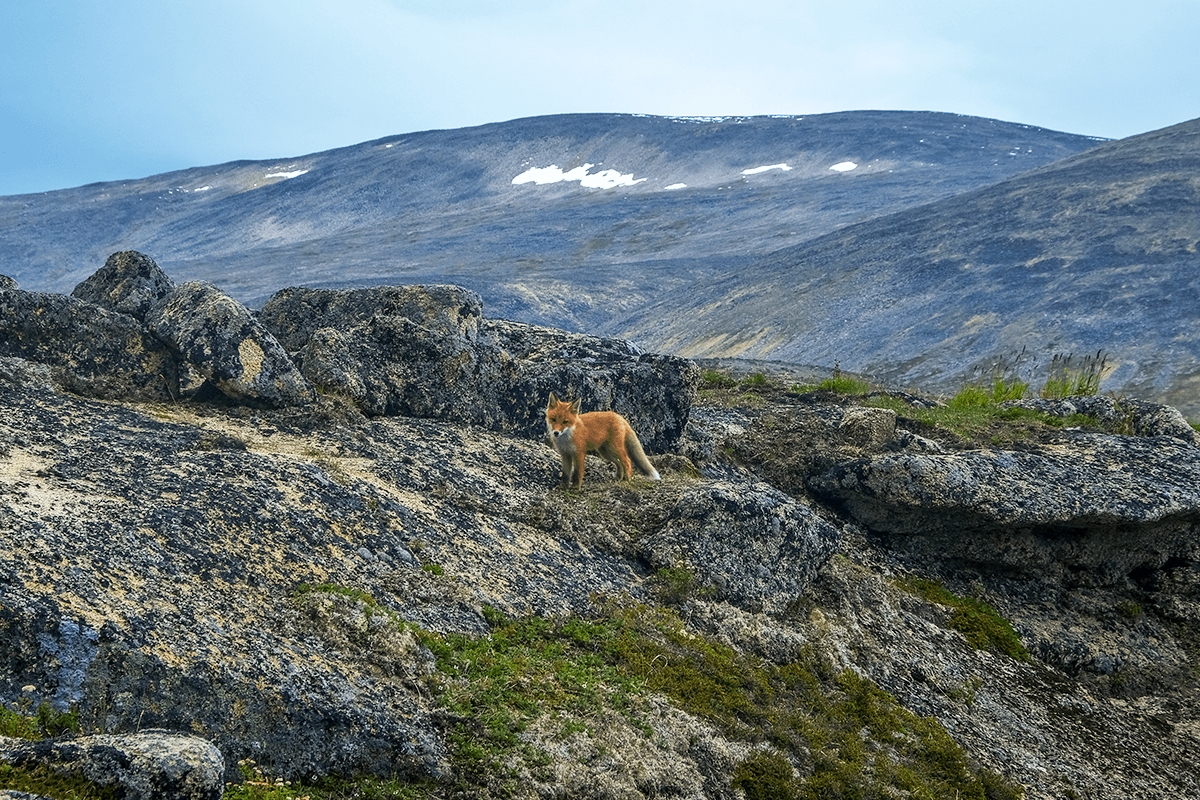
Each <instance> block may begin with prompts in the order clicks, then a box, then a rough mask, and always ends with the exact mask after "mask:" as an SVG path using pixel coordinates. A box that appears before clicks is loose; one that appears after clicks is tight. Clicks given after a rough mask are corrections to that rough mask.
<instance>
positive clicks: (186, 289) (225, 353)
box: [146, 282, 314, 408]
mask: <svg viewBox="0 0 1200 800" xmlns="http://www.w3.org/2000/svg"><path fill="white" fill-rule="evenodd" d="M146 325H147V327H149V329H150V330H151V331H152V332H153V333H154V335H155V336H157V337H159V338H160V339H162V340H163V341H164V342H166V343H167V345H168V346H170V348H171V349H172V350H173V351H175V352H176V353H178V354H179V357H180V358H182V359H184V360H185V361H187V362H188V363H189V364H191V365H192V366H193V367H194V368H195V369H196V370H197V371H198V372H199V373H200V374H201V375H202V376H204V377H205V378H206V379H208V380H209V381H211V382H212V383H213V384H214V385H215V386H216V387H217V388H218V389H220V390H221V392H223V393H224V394H226V395H228V396H229V397H231V398H234V399H237V400H246V401H252V402H259V403H262V404H264V405H267V406H271V407H276V408H279V407H285V406H296V405H303V404H305V403H308V402H311V401H312V399H313V396H314V394H313V388H312V386H311V385H310V384H309V383H308V381H307V380H305V379H304V376H302V375H301V374H300V372H299V370H297V369H296V365H295V364H294V363H292V360H291V358H289V357H288V354H287V353H286V352H285V351H284V349H283V348H282V347H280V345H279V343H278V342H277V341H276V340H275V337H274V336H272V335H271V334H270V333H269V332H268V331H267V330H266V329H265V328H263V326H262V325H260V324H259V323H258V322H257V321H256V320H255V319H254V318H253V317H252V316H251V314H250V312H249V310H247V309H246V307H245V306H243V305H242V304H241V303H239V302H237V301H236V300H234V299H233V298H231V297H229V296H228V295H226V294H225V293H223V292H222V291H220V290H219V289H217V288H216V287H215V286H212V285H211V284H207V283H199V282H188V283H184V284H182V285H180V286H179V287H178V288H177V289H176V290H175V291H174V292H173V293H172V294H170V295H169V296H168V297H166V298H165V299H163V300H161V301H160V302H158V303H157V304H155V305H154V306H153V307H152V308H151V309H150V311H149V312H148V313H147V315H146Z"/></svg>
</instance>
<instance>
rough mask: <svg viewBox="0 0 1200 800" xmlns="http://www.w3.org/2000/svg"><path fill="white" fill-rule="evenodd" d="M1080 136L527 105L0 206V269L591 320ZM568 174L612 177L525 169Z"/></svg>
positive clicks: (951, 191) (939, 124) (945, 119)
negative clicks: (429, 291)
mask: <svg viewBox="0 0 1200 800" xmlns="http://www.w3.org/2000/svg"><path fill="white" fill-rule="evenodd" d="M1095 144H1096V140H1093V139H1089V138H1087V137H1083V136H1076V135H1071V134H1065V133H1057V132H1053V131H1047V130H1044V129H1040V128H1034V127H1030V126H1025V125H1017V124H1012V123H1005V122H998V121H996V120H988V119H981V118H978V117H966V116H959V115H954V114H939V113H929V112H881V111H863V112H846V113H840V114H824V115H816V116H808V117H753V118H722V119H714V120H708V119H705V120H702V119H676V118H662V117H643V116H631V115H614V114H581V115H564V116H554V117H537V118H531V119H522V120H514V121H512V122H506V123H498V124H494V125H484V126H480V127H476V128H467V129H461V130H450V131H428V132H424V133H414V134H407V135H402V136H393V137H388V138H385V139H380V140H378V141H375V142H368V143H365V144H360V145H355V146H353V147H346V148H342V149H338V150H331V151H328V152H324V153H316V154H312V155H308V156H300V157H296V158H290V159H282V160H278V161H269V162H249V161H244V162H234V163H230V164H222V165H218V166H213V167H198V168H195V169H189V170H183V171H179V172H172V173H167V174H165V175H158V176H153V177H150V178H144V179H139V180H128V181H120V182H113V183H102V184H93V185H90V186H84V187H80V188H77V189H70V190H64V191H59V192H49V193H45V194H36V195H20V196H15V197H5V198H0V273H2V274H7V275H10V276H12V277H14V278H16V279H17V280H18V282H19V283H20V284H21V285H22V286H23V287H24V288H28V289H38V290H46V291H57V292H66V291H70V290H71V288H72V287H73V286H74V285H75V284H76V283H78V282H79V281H80V280H82V279H83V278H85V277H87V275H89V274H91V272H93V271H94V270H95V269H97V268H98V267H99V266H100V265H101V264H102V263H103V262H104V259H105V258H106V257H107V256H108V254H110V253H112V252H115V251H118V250H124V249H136V250H140V251H142V252H145V253H148V254H150V255H152V256H153V257H154V258H155V259H156V260H158V262H159V263H160V265H162V266H163V267H164V268H165V269H166V270H167V272H168V273H169V274H171V275H172V276H174V277H175V278H176V279H177V280H187V279H202V280H208V281H212V282H214V283H216V284H218V285H219V286H221V287H222V288H224V289H225V290H226V291H228V292H230V293H231V294H233V295H234V296H235V297H237V298H238V299H241V300H243V301H244V302H246V303H248V304H250V305H257V304H259V303H261V302H262V300H264V299H265V298H266V297H267V296H268V295H269V294H270V293H271V292H273V291H275V290H276V289H279V288H282V287H285V286H293V285H309V286H318V285H328V286H347V285H359V284H364V283H414V282H454V283H460V284H462V285H465V286H468V287H470V288H474V289H476V290H478V291H480V292H481V293H482V294H483V295H484V297H485V300H486V301H487V304H488V311H489V313H491V314H494V315H498V316H499V315H503V316H509V317H512V318H516V319H522V320H528V321H536V322H543V323H548V324H555V325H559V326H562V327H567V328H580V327H590V326H592V325H594V324H596V323H597V322H603V321H607V320H608V319H610V318H611V317H612V315H614V314H617V313H621V312H622V311H624V310H631V309H633V308H635V307H637V306H639V305H642V304H644V303H647V302H653V301H655V300H657V299H659V298H660V297H661V296H663V293H664V292H669V291H672V290H673V289H675V290H678V289H679V288H680V287H684V286H687V285H689V284H690V283H692V282H693V281H694V280H696V279H697V278H704V277H706V276H711V275H712V274H714V271H724V270H728V269H730V268H734V267H737V266H738V265H740V264H742V263H744V262H745V260H746V259H747V258H750V257H754V256H758V255H763V254H767V253H770V252H773V251H777V250H779V249H781V248H783V247H786V246H789V245H793V244H796V243H799V242H803V241H806V240H809V239H812V238H815V237H818V236H820V235H823V234H826V233H829V232H830V231H833V230H836V229H837V228H839V227H842V226H845V225H849V224H852V223H855V222H860V221H862V220H867V219H871V218H874V217H878V216H881V215H885V214H888V213H890V212H894V211H898V210H901V209H905V208H910V207H913V206H916V205H921V204H924V203H927V202H930V201H933V200H936V199H939V198H944V197H949V196H952V195H955V194H958V193H961V192H963V191H968V190H971V189H975V188H978V187H980V186H986V185H990V184H993V183H996V182H998V181H1001V180H1004V179H1006V178H1009V177H1012V176H1013V175H1016V174H1019V173H1021V172H1024V171H1027V170H1029V169H1032V168H1035V167H1038V166H1042V165H1044V164H1047V163H1050V162H1053V161H1056V160H1058V159H1060V158H1063V157H1065V156H1068V155H1071V154H1073V153H1077V152H1079V151H1081V150H1083V149H1086V148H1088V147H1091V146H1093V145H1095ZM851 165H853V167H852V168H851ZM551 167H557V169H558V172H557V173H556V172H555V171H554V170H551V169H550V168H551ZM834 167H836V169H834ZM564 173H565V174H566V175H568V176H575V177H577V178H578V177H583V176H586V177H587V184H591V185H594V186H595V187H605V186H607V187H608V188H592V186H589V185H585V183H583V182H581V181H579V180H568V181H559V182H549V183H538V182H536V180H535V179H537V180H543V181H545V180H547V179H549V178H553V177H555V176H556V175H560V174H564ZM519 176H525V178H526V179H527V181H528V182H522V183H514V182H513V181H514V179H516V178H518V177H519ZM640 262H648V264H649V266H648V267H646V268H643V267H638V268H634V269H630V268H627V267H624V266H622V265H625V264H630V263H640Z"/></svg>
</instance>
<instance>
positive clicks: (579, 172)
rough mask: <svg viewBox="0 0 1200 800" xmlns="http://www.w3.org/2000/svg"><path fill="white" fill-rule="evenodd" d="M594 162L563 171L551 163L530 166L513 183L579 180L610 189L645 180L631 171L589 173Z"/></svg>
mask: <svg viewBox="0 0 1200 800" xmlns="http://www.w3.org/2000/svg"><path fill="white" fill-rule="evenodd" d="M594 166H595V164H584V165H583V166H582V167H575V168H574V169H571V170H568V171H567V172H563V171H562V168H561V167H559V166H557V165H556V164H551V165H550V166H548V167H530V168H529V169H527V170H525V171H524V172H522V173H521V174H520V175H518V176H517V177H515V178H513V179H512V182H513V183H515V184H521V183H536V184H537V185H539V186H544V185H545V184H548V183H561V182H562V181H579V185H580V186H583V187H585V188H588V189H612V188H614V187H617V186H633V185H634V184H638V183H641V182H642V181H644V180H646V179H645V178H636V179H635V178H634V177H633V175H632V173H631V174H629V175H623V174H621V173H620V172H617V171H616V170H615V169H606V170H603V171H601V172H597V173H595V174H589V173H588V170H590V169H591V168H592V167H594Z"/></svg>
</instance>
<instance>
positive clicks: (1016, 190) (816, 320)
mask: <svg viewBox="0 0 1200 800" xmlns="http://www.w3.org/2000/svg"><path fill="white" fill-rule="evenodd" d="M1198 172H1200V120H1192V121H1190V122H1185V123H1182V124H1179V125H1175V126H1172V127H1169V128H1164V129H1163V130H1159V131H1152V132H1149V133H1145V134H1141V135H1139V136H1132V137H1129V138H1127V139H1122V140H1120V141H1114V142H1106V143H1104V144H1100V145H1097V146H1096V147H1094V148H1092V149H1091V150H1088V151H1086V152H1083V153H1079V154H1076V155H1073V156H1070V157H1068V158H1064V159H1062V160H1060V161H1057V162H1055V163H1053V164H1049V165H1046V166H1043V167H1040V168H1038V169H1035V170H1031V171H1030V172H1028V173H1026V174H1024V175H1020V176H1017V177H1014V178H1011V179H1009V180H1006V181H1003V182H1001V183H997V184H995V185H993V186H988V187H983V188H979V189H976V190H973V191H970V192H964V193H962V194H959V195H957V196H955V197H953V198H951V199H947V200H940V201H938V202H934V203H930V204H928V205H925V206H921V207H918V208H911V209H907V210H905V211H902V212H898V213H895V214H891V215H888V216H886V217H882V218H879V219H875V220H870V221H866V222H863V223H861V224H857V225H851V226H847V227H845V228H842V229H840V230H838V231H835V232H833V233H830V234H828V235H826V236H824V237H821V238H819V239H815V240H812V241H809V242H806V243H803V244H800V245H797V246H795V247H789V248H785V249H781V250H779V251H778V252H776V253H774V254H772V255H770V256H767V257H764V258H761V259H756V260H755V261H754V263H753V264H747V265H745V266H743V268H742V269H741V270H740V271H739V275H738V279H737V280H736V281H730V279H729V278H728V276H717V277H714V278H713V279H712V280H710V281H709V282H708V283H706V284H701V285H699V286H695V287H692V289H691V290H690V291H689V292H688V293H686V294H683V295H680V296H677V297H671V298H665V299H663V300H662V301H660V302H659V303H657V304H655V305H653V306H651V307H648V308H645V309H641V310H639V311H636V312H634V313H633V314H632V315H631V317H630V319H629V320H628V323H627V324H622V325H618V326H616V327H617V328H618V329H619V330H620V331H621V333H622V335H624V336H627V337H631V338H635V339H638V340H640V341H643V342H649V343H652V344H653V345H654V346H655V347H657V348H659V349H662V350H665V351H667V352H677V353H682V354H685V355H692V356H695V357H702V356H726V355H730V354H731V351H734V352H736V353H737V354H740V355H742V356H745V357H751V358H771V359H778V360H782V361H793V362H797V361H798V362H801V363H810V364H825V365H832V364H833V362H834V360H838V361H840V363H841V365H842V367H843V368H845V369H849V370H853V371H856V372H862V373H869V374H872V375H876V376H878V377H879V378H880V379H881V380H884V381H888V382H890V383H892V384H893V385H909V384H911V385H916V386H924V387H937V388H938V389H940V390H943V391H948V392H949V393H951V394H952V393H953V392H954V391H957V389H958V388H961V386H962V384H963V383H964V376H970V375H972V374H975V375H980V374H981V375H982V377H984V378H988V377H990V374H991V372H992V370H993V369H994V368H995V365H996V364H997V363H1001V364H1002V366H1001V370H1002V371H1003V370H1005V369H1011V368H1020V369H1031V368H1035V367H1036V369H1039V370H1040V369H1044V368H1045V366H1046V364H1045V362H1042V363H1041V364H1036V365H1035V364H1034V363H1032V362H1033V360H1034V359H1033V358H1032V357H1030V356H1029V354H1033V355H1034V356H1040V355H1041V354H1055V353H1062V354H1068V353H1074V354H1076V355H1077V356H1078V355H1083V354H1091V353H1095V352H1096V351H1098V350H1104V351H1106V352H1108V353H1109V354H1110V359H1109V362H1108V369H1107V372H1106V374H1105V376H1104V378H1105V388H1106V389H1110V390H1113V391H1123V392H1126V393H1128V394H1129V395H1130V396H1133V397H1140V398H1143V399H1146V398H1154V399H1156V400H1158V401H1159V402H1165V403H1168V404H1170V405H1174V406H1176V407H1179V408H1180V409H1181V410H1182V411H1183V412H1184V413H1185V414H1188V415H1189V416H1194V417H1200V403H1198V401H1197V397H1198V396H1200V395H1198V394H1197V391H1196V390H1197V386H1198V381H1200V373H1198V372H1197V366H1196V358H1195V356H1196V352H1197V349H1198V345H1200V342H1197V340H1196V336H1195V332H1194V331H1195V327H1196V326H1195V324H1194V322H1193V317H1194V314H1195V311H1196V304H1195V302H1194V300H1195V297H1196V277H1195V276H1196V272H1197V267H1198V266H1200V253H1198V251H1197V247H1198V246H1200V222H1197V220H1200V214H1198V213H1197V212H1198V211H1200V185H1198V184H1197V182H1196V180H1195V178H1194V176H1195V175H1196V174H1197V173H1198ZM722 294H723V295H724V296H725V297H726V300H725V302H721V303H713V302H712V298H713V297H715V296H719V295H722ZM1022 350H1024V351H1025V353H1026V358H1025V360H1024V363H1020V364H1018V363H1017V362H1018V361H1022V359H1021V355H1022ZM1005 362H1006V363H1005ZM1028 375H1029V373H1028V372H1026V373H1025V377H1026V379H1028Z"/></svg>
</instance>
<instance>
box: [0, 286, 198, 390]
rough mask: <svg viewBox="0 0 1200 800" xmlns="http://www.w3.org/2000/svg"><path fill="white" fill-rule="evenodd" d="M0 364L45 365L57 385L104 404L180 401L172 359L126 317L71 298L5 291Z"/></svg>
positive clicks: (0, 302)
mask: <svg viewBox="0 0 1200 800" xmlns="http://www.w3.org/2000/svg"><path fill="white" fill-rule="evenodd" d="M0 356H10V357H17V358H22V359H26V360H28V361H33V362H37V363H40V364H45V365H47V366H48V367H50V369H51V371H52V372H53V374H54V380H55V382H56V383H57V384H58V385H59V386H61V387H62V388H64V389H66V390H68V391H71V392H75V393H77V394H81V395H86V396H89V397H99V398H105V399H129V400H135V399H144V400H170V399H172V398H175V397H178V396H179V372H178V367H177V364H176V360H175V355H174V353H172V352H171V350H170V349H169V348H167V347H166V346H165V345H164V344H163V343H162V342H161V341H160V340H159V339H157V338H155V337H154V336H152V335H151V334H150V332H149V331H148V330H146V328H145V327H143V326H142V324H141V323H139V322H138V321H137V320H136V319H134V318H133V317H130V316H128V315H127V314H120V313H117V312H114V311H109V310H107V309H104V308H101V307H99V306H96V305H93V304H92V303H88V302H85V301H83V300H79V299H77V298H74V297H67V296H66V295H58V294H43V293H41V292H25V291H21V290H20V289H4V290H0Z"/></svg>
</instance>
